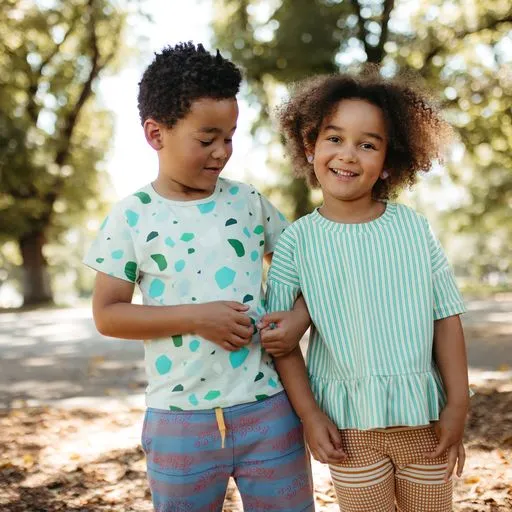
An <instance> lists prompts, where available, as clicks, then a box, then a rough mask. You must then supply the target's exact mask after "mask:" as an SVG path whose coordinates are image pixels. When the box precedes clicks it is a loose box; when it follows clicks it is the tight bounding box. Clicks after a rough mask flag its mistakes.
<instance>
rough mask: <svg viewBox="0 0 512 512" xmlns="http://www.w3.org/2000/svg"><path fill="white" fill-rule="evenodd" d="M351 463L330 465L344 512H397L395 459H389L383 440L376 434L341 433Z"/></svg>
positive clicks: (359, 431)
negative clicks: (392, 460) (376, 511)
mask: <svg viewBox="0 0 512 512" xmlns="http://www.w3.org/2000/svg"><path fill="white" fill-rule="evenodd" d="M340 433H341V438H342V441H343V448H344V450H345V452H346V453H347V455H348V457H347V459H346V460H345V461H344V462H343V463H342V464H338V465H329V469H330V470H331V477H332V481H333V484H334V489H335V490H336V495H337V497H338V503H339V506H340V509H341V510H343V512H368V511H370V510H378V511H379V512H394V510H395V475H394V466H393V463H392V462H391V459H390V458H389V457H388V456H387V455H385V445H384V443H383V442H382V439H383V437H382V436H381V435H379V434H378V433H376V432H371V431H362V430H343V431H341V432H340Z"/></svg>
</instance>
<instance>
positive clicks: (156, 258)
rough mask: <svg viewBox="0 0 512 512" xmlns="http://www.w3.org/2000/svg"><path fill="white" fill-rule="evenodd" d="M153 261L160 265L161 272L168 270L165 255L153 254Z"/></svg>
mask: <svg viewBox="0 0 512 512" xmlns="http://www.w3.org/2000/svg"><path fill="white" fill-rule="evenodd" d="M151 259H153V260H154V261H155V263H156V264H157V265H158V269H159V270H165V269H166V268H167V260H166V259H165V256H164V255H163V254H152V255H151Z"/></svg>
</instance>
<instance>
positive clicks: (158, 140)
mask: <svg viewBox="0 0 512 512" xmlns="http://www.w3.org/2000/svg"><path fill="white" fill-rule="evenodd" d="M162 128H163V127H162V125H161V124H160V123H158V122H157V121H155V120H154V119H151V118H148V119H146V120H145V121H144V136H145V137H146V140H147V142H148V144H149V145H150V146H151V147H152V148H153V149H155V150H156V151H159V150H160V149H162V147H163V137H162Z"/></svg>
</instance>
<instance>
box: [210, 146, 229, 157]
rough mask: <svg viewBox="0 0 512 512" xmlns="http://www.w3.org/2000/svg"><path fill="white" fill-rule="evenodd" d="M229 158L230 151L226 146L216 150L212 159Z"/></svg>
mask: <svg viewBox="0 0 512 512" xmlns="http://www.w3.org/2000/svg"><path fill="white" fill-rule="evenodd" d="M227 157H228V151H227V149H226V148H225V147H224V146H222V147H219V148H216V149H215V150H214V151H213V152H212V158H214V159H215V160H226V158H227Z"/></svg>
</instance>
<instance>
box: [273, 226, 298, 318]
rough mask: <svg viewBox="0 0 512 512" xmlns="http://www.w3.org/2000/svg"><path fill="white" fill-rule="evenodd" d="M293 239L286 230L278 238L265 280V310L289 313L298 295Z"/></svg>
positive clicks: (290, 232)
mask: <svg viewBox="0 0 512 512" xmlns="http://www.w3.org/2000/svg"><path fill="white" fill-rule="evenodd" d="M295 245H296V242H295V237H294V234H293V233H292V230H291V229H290V228H288V229H287V230H285V231H284V233H283V234H282V235H281V237H280V238H279V241H278V243H277V246H276V249H275V251H274V255H273V257H272V264H271V266H270V270H269V273H268V279H267V297H266V298H267V301H266V302H267V309H268V311H269V312H274V311H291V310H292V309H293V306H294V304H295V301H296V300H297V297H298V296H299V294H300V290H301V287H300V280H299V275H298V272H297V267H296V263H295V258H294V254H295Z"/></svg>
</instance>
